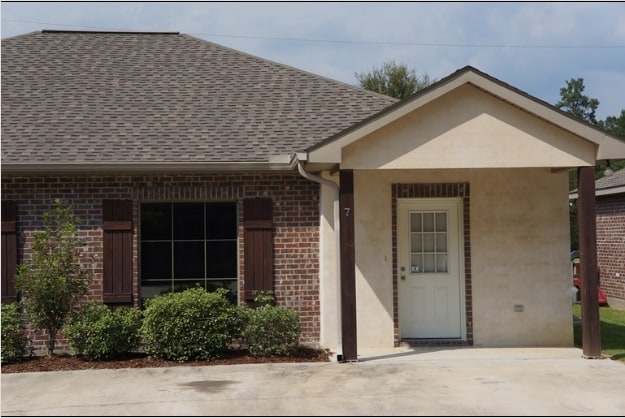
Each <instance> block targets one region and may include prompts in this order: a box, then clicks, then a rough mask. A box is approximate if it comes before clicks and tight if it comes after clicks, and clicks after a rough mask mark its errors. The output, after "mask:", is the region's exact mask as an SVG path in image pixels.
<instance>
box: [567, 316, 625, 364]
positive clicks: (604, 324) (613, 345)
mask: <svg viewBox="0 0 625 418" xmlns="http://www.w3.org/2000/svg"><path fill="white" fill-rule="evenodd" d="M573 315H575V316H576V317H578V318H581V316H582V307H581V305H580V304H575V305H573ZM599 320H600V321H601V351H602V352H603V355H605V356H608V357H611V358H612V359H613V360H619V361H622V362H623V363H625V311H622V310H618V309H614V308H608V307H602V306H600V307H599ZM573 335H574V342H575V345H576V346H578V347H581V346H582V326H581V324H573Z"/></svg>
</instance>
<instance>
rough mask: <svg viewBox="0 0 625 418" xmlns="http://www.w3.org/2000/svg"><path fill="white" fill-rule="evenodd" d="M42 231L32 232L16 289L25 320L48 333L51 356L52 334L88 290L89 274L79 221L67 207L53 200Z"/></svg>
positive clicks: (19, 269)
mask: <svg viewBox="0 0 625 418" xmlns="http://www.w3.org/2000/svg"><path fill="white" fill-rule="evenodd" d="M43 222H44V229H43V230H41V231H37V232H35V233H34V242H33V247H32V250H33V254H32V256H31V257H30V259H28V260H27V261H25V262H24V263H23V264H21V265H20V266H18V268H17V277H16V279H17V290H19V291H21V292H22V298H23V299H22V302H23V304H24V308H25V311H26V314H27V316H28V319H29V321H30V322H31V323H32V324H33V326H34V327H35V328H37V329H39V330H45V331H47V333H48V341H47V342H46V346H47V349H48V356H51V355H52V353H53V352H54V348H55V346H56V335H57V334H58V332H59V331H60V330H61V329H63V325H65V321H66V320H67V318H68V317H69V315H70V314H71V312H72V311H73V310H74V309H75V308H76V307H77V306H78V302H79V300H80V298H81V297H82V296H83V295H85V294H86V293H87V291H88V290H89V275H88V273H87V269H86V263H87V261H86V260H85V255H84V254H83V252H82V248H83V247H84V246H85V240H84V239H82V238H81V237H80V234H79V230H78V226H77V225H78V222H79V219H78V218H77V217H76V216H75V215H74V214H73V213H72V209H71V207H70V206H69V205H66V204H64V203H63V201H62V200H60V199H56V200H55V201H54V208H53V209H52V210H50V211H48V212H46V213H44V215H43Z"/></svg>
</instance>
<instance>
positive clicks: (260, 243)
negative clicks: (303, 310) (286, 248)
mask: <svg viewBox="0 0 625 418" xmlns="http://www.w3.org/2000/svg"><path fill="white" fill-rule="evenodd" d="M272 213H273V211H272V202H271V199H269V198H257V199H248V200H245V201H244V202H243V224H244V229H245V233H244V237H243V240H244V242H245V245H244V252H245V254H244V259H245V266H244V280H245V286H244V288H245V295H244V298H245V301H246V302H248V303H251V302H253V300H254V294H253V292H254V291H255V290H266V291H273V219H272V218H273V215H272Z"/></svg>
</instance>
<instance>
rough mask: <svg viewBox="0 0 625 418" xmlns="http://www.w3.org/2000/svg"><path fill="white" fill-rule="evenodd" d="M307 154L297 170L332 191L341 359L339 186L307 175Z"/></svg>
mask: <svg viewBox="0 0 625 418" xmlns="http://www.w3.org/2000/svg"><path fill="white" fill-rule="evenodd" d="M307 159H308V155H307V154H300V153H298V154H297V170H298V171H299V173H300V174H301V175H302V177H304V178H305V179H308V180H311V181H314V182H316V183H319V184H321V185H326V186H328V187H330V188H331V189H332V190H334V193H335V196H334V236H335V240H336V296H337V297H336V300H337V306H336V312H337V315H336V316H337V330H338V336H337V337H338V338H337V347H336V354H337V359H341V358H342V357H343V336H342V326H341V253H340V251H341V234H340V229H341V221H340V219H341V218H340V207H339V190H340V189H339V185H338V184H336V183H335V182H333V181H332V180H328V179H324V178H323V177H320V176H317V175H314V174H312V173H309V172H308V171H306V170H305V169H304V162H305V161H307Z"/></svg>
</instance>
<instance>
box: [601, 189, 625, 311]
mask: <svg viewBox="0 0 625 418" xmlns="http://www.w3.org/2000/svg"><path fill="white" fill-rule="evenodd" d="M597 263H598V265H599V273H600V280H601V289H602V290H603V292H604V293H605V294H606V296H607V297H609V298H616V299H620V300H621V301H625V194H624V193H621V194H618V195H609V196H597ZM617 274H619V276H620V277H616V275H617Z"/></svg>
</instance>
